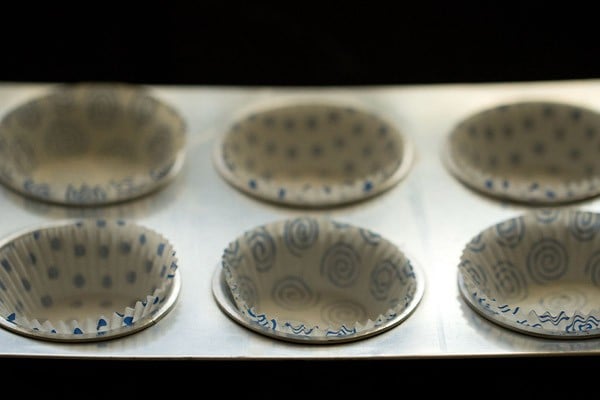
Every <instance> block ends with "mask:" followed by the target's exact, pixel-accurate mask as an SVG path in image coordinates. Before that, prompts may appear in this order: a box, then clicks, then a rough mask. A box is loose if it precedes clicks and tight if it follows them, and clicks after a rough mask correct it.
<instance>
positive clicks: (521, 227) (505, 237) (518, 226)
mask: <svg viewBox="0 0 600 400" xmlns="http://www.w3.org/2000/svg"><path fill="white" fill-rule="evenodd" d="M494 228H495V231H496V241H497V242H498V243H499V244H500V245H501V246H505V247H510V248H513V247H516V246H517V245H518V244H519V243H521V240H523V236H524V235H525V224H524V223H523V217H518V218H512V219H509V220H507V221H504V222H501V223H499V224H497V225H496V226H495V227H494Z"/></svg>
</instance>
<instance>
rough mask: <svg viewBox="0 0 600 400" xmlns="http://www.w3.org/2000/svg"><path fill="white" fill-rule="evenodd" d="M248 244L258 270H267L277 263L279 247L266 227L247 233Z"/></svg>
mask: <svg viewBox="0 0 600 400" xmlns="http://www.w3.org/2000/svg"><path fill="white" fill-rule="evenodd" d="M245 238H246V244H247V245H248V247H249V248H250V252H251V254H252V259H253V260H254V266H255V268H256V270H257V271H259V272H265V271H268V270H270V269H271V268H272V267H273V265H274V264H275V256H276V254H277V249H276V247H275V241H274V240H273V238H272V237H271V235H270V234H269V232H268V231H267V229H266V228H264V227H260V228H257V229H255V230H253V231H250V232H248V233H246V234H245Z"/></svg>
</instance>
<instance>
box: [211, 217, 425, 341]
mask: <svg viewBox="0 0 600 400" xmlns="http://www.w3.org/2000/svg"><path fill="white" fill-rule="evenodd" d="M221 271H222V273H223V276H224V279H225V282H226V283H227V286H228V291H229V296H230V297H231V298H232V299H233V302H234V303H235V306H234V308H235V310H236V311H233V312H232V311H231V308H227V306H226V304H224V303H225V300H224V299H225V297H226V296H219V295H218V293H219V289H220V288H222V286H220V285H219V281H214V282H213V285H214V286H213V291H214V292H215V293H217V295H216V296H215V297H216V298H217V299H218V301H219V300H220V302H221V303H220V305H221V306H222V308H223V309H224V310H230V311H229V312H230V315H231V316H232V317H233V318H234V319H235V320H236V321H237V322H239V323H241V324H242V325H244V326H246V327H248V328H250V329H252V330H255V331H257V332H259V333H261V334H264V335H267V336H271V337H274V338H277V339H282V340H287V341H292V342H304V343H331V342H345V341H352V340H357V339H363V338H366V337H369V336H373V335H375V334H378V333H381V332H384V331H386V330H388V329H391V328H392V327H394V326H397V325H398V324H400V323H401V322H402V321H404V320H406V319H407V318H408V317H409V315H411V313H412V312H413V311H414V310H415V309H416V307H417V305H418V304H419V302H420V300H421V298H422V296H423V292H424V277H423V274H422V272H421V270H420V268H419V267H418V266H416V265H415V264H414V260H410V259H409V258H408V257H407V256H406V255H405V254H404V253H403V252H402V251H401V250H400V249H399V248H398V247H397V246H395V245H394V244H392V243H391V242H389V241H388V240H386V239H385V238H383V237H381V236H380V235H379V234H377V233H375V232H372V231H370V230H368V229H364V228H360V227H357V226H353V225H349V224H346V223H341V222H337V221H333V220H330V219H326V218H313V217H298V218H292V219H286V220H281V221H275V222H272V223H269V224H266V225H262V226H258V227H255V228H253V229H251V230H249V231H246V232H245V233H244V234H242V235H241V236H240V237H238V238H237V239H235V240H234V241H233V242H231V243H230V244H229V246H228V247H227V248H226V249H225V250H224V252H223V257H222V269H221ZM215 289H216V290H215Z"/></svg>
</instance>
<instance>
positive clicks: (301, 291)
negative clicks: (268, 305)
mask: <svg viewBox="0 0 600 400" xmlns="http://www.w3.org/2000/svg"><path fill="white" fill-rule="evenodd" d="M271 299H272V300H273V302H274V303H275V304H277V305H278V306H279V307H281V308H285V309H286V310H291V311H298V310H305V309H308V308H310V307H313V306H314V305H315V303H316V302H317V301H318V296H317V295H316V294H315V291H314V290H313V289H312V288H311V287H310V286H309V285H308V284H307V283H306V282H305V281H304V280H303V279H302V278H300V277H297V276H286V277H285V278H282V279H281V280H279V281H277V282H275V284H274V285H273V287H272V289H271Z"/></svg>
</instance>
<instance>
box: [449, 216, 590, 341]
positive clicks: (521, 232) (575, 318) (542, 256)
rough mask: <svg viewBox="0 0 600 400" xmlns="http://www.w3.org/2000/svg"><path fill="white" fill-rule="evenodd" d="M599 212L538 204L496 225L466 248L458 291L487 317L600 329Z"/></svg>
mask: <svg viewBox="0 0 600 400" xmlns="http://www.w3.org/2000/svg"><path fill="white" fill-rule="evenodd" d="M598 249H600V214H597V213H593V212H587V211H582V210H577V209H570V208H566V209H552V208H548V209H541V210H537V211H535V212H529V213H526V214H523V215H521V216H518V217H514V218H511V219H508V220H506V221H503V222H501V223H499V224H496V225H494V226H491V227H489V228H487V229H485V230H484V231H482V232H481V233H480V234H478V235H477V236H475V237H474V238H473V239H472V240H471V242H470V243H468V244H467V246H466V247H465V249H464V250H463V254H462V256H461V261H460V264H459V268H458V278H459V286H460V289H461V293H462V295H463V297H464V298H465V300H466V301H467V302H468V303H469V304H470V305H471V306H472V307H473V308H474V309H475V310H476V311H479V312H480V313H481V314H483V315H484V316H486V317H488V318H490V319H491V320H492V321H494V322H497V323H499V324H501V325H503V326H506V327H509V328H513V329H516V330H518V331H522V332H525V333H530V334H533V335H538V336H550V337H556V338H582V337H591V336H598V335H599V334H600V250H598Z"/></svg>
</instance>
